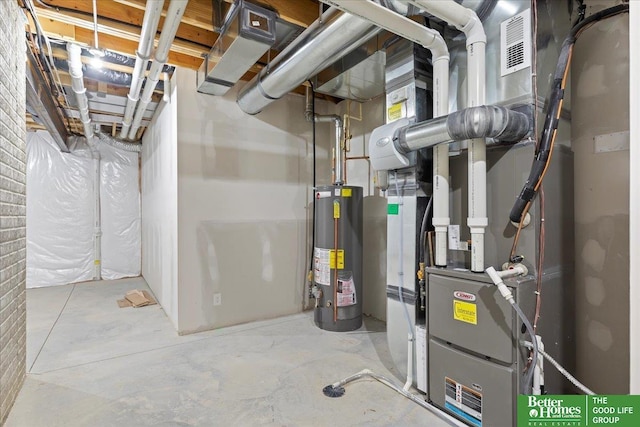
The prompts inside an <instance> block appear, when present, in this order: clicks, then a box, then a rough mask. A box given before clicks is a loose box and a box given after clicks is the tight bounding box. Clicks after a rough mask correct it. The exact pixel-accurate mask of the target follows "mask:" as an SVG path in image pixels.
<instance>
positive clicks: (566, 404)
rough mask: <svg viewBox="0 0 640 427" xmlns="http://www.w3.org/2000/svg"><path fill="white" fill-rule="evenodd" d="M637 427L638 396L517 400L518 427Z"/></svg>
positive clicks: (543, 397)
mask: <svg viewBox="0 0 640 427" xmlns="http://www.w3.org/2000/svg"><path fill="white" fill-rule="evenodd" d="M592 426H616V427H640V396H638V395H635V396H629V395H607V396H604V395H597V396H579V395H555V396H551V395H548V396H525V395H520V396H518V427H592Z"/></svg>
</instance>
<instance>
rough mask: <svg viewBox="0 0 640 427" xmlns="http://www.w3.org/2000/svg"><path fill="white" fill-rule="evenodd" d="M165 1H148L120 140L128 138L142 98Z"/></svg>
mask: <svg viewBox="0 0 640 427" xmlns="http://www.w3.org/2000/svg"><path fill="white" fill-rule="evenodd" d="M163 5H164V0H147V5H146V8H145V12H144V18H143V19H142V29H141V30H140V42H139V43H138V50H137V51H136V63H135V65H134V67H133V74H132V75H131V87H130V88H129V93H128V94H127V106H126V107H125V110H124V118H123V119H122V128H121V129H120V138H126V137H127V134H128V133H129V128H130V127H131V120H132V119H133V113H134V111H135V109H136V105H137V103H138V99H139V98H140V89H141V88H142V81H143V80H144V74H145V71H146V70H147V63H148V62H149V59H151V51H152V50H153V41H154V40H155V37H156V32H157V31H158V22H159V21H160V16H161V15H162V6H163Z"/></svg>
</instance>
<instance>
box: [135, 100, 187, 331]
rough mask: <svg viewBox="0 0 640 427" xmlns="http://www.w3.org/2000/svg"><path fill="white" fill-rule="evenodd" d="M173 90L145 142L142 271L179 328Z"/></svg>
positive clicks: (176, 179)
mask: <svg viewBox="0 0 640 427" xmlns="http://www.w3.org/2000/svg"><path fill="white" fill-rule="evenodd" d="M172 92H173V93H172V97H171V100H170V102H163V103H161V104H160V105H159V106H158V109H157V111H156V114H155V116H154V118H153V121H152V122H151V125H150V126H149V127H148V129H147V131H146V132H145V134H144V138H143V143H142V171H141V174H142V179H141V184H142V275H143V276H144V278H145V280H146V281H147V283H148V284H149V287H151V290H152V291H153V293H154V294H155V296H156V298H157V299H158V302H159V303H160V305H161V306H162V308H163V309H164V311H165V312H166V313H167V316H168V317H169V318H170V319H171V321H172V322H173V325H174V326H175V328H176V329H178V145H177V138H178V134H177V104H178V103H177V101H176V98H175V97H176V93H175V92H176V91H175V88H172Z"/></svg>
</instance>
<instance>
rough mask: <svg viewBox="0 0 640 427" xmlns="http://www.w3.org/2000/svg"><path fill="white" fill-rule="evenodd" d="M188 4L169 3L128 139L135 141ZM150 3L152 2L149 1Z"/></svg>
mask: <svg viewBox="0 0 640 427" xmlns="http://www.w3.org/2000/svg"><path fill="white" fill-rule="evenodd" d="M188 2H189V0H171V3H169V9H168V10H167V15H166V18H165V20H164V24H163V26H162V34H160V40H159V41H158V47H157V48H156V51H155V53H154V55H153V63H152V64H151V68H150V69H149V75H148V76H147V81H146V82H145V85H144V90H143V91H142V96H141V97H140V102H139V103H138V107H137V110H136V114H135V116H134V117H133V122H132V123H131V129H130V130H129V139H135V137H136V133H137V132H138V129H139V128H140V122H141V121H142V116H143V115H144V112H145V110H146V108H147V105H149V103H150V102H151V95H153V91H154V90H155V88H156V85H157V84H158V79H159V77H160V73H161V72H162V68H163V67H164V64H165V63H166V62H167V59H168V55H169V49H170V48H171V43H173V39H174V38H175V37H176V33H177V32H178V27H179V26H180V21H181V20H182V15H183V14H184V11H185V10H186V8H187V3H188ZM151 3H154V2H153V1H151ZM122 134H123V133H122V132H121V134H120V135H121V137H122Z"/></svg>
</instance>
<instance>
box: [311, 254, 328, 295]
mask: <svg viewBox="0 0 640 427" xmlns="http://www.w3.org/2000/svg"><path fill="white" fill-rule="evenodd" d="M313 280H314V281H315V283H318V284H320V285H325V286H329V284H330V283H331V250H330V249H322V248H314V251H313Z"/></svg>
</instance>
